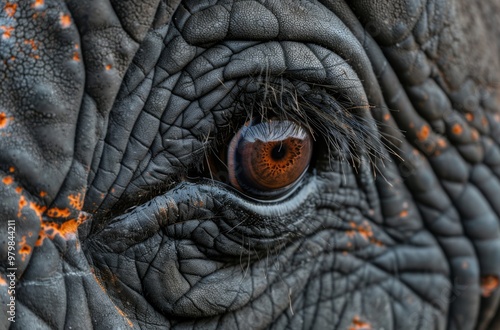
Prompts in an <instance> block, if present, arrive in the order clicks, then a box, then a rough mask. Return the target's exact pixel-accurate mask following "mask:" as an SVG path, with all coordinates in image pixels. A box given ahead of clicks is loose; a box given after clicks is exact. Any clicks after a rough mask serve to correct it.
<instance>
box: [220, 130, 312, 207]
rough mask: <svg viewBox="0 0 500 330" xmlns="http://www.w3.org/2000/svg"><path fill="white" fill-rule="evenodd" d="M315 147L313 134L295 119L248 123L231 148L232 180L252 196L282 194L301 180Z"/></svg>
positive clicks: (229, 162) (229, 158)
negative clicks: (293, 120) (294, 120)
mask: <svg viewBox="0 0 500 330" xmlns="http://www.w3.org/2000/svg"><path fill="white" fill-rule="evenodd" d="M312 149H313V143H312V138H311V135H310V134H309V133H308V132H307V131H306V130H305V129H304V128H302V127H301V126H300V125H298V124H296V123H295V122H292V121H288V120H268V121H262V122H256V121H251V122H247V123H246V124H245V125H244V126H243V127H242V128H241V129H240V130H239V131H238V133H237V134H236V135H235V136H234V137H233V138H232V140H231V142H230V144H229V147H228V151H227V167H228V176H229V183H230V184H231V185H232V186H233V187H235V188H236V189H238V190H240V191H241V192H243V193H246V194H249V195H250V196H252V197H256V198H263V199H271V198H276V197H279V196H280V195H283V194H284V193H286V192H288V191H289V190H290V189H291V188H293V187H294V186H295V184H296V183H297V182H299V181H300V179H301V178H302V176H303V175H304V173H305V172H306V170H307V168H308V166H309V162H310V161H311V156H312Z"/></svg>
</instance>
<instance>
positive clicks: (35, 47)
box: [24, 39, 38, 50]
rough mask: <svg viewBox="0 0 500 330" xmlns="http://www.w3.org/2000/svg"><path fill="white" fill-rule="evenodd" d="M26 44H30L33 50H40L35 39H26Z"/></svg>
mask: <svg viewBox="0 0 500 330" xmlns="http://www.w3.org/2000/svg"><path fill="white" fill-rule="evenodd" d="M24 44H25V45H30V46H31V49H32V50H38V46H37V44H36V42H35V40H33V39H26V40H24Z"/></svg>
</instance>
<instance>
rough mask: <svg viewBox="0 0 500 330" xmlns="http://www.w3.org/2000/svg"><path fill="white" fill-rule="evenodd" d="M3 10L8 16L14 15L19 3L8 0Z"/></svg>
mask: <svg viewBox="0 0 500 330" xmlns="http://www.w3.org/2000/svg"><path fill="white" fill-rule="evenodd" d="M3 10H4V11H5V13H6V14H7V16H8V17H14V15H15V14H16V11H17V3H12V2H7V4H6V5H5V6H4V7H3Z"/></svg>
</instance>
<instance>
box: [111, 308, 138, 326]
mask: <svg viewBox="0 0 500 330" xmlns="http://www.w3.org/2000/svg"><path fill="white" fill-rule="evenodd" d="M115 308H116V310H117V311H118V314H120V315H121V316H123V318H124V319H125V320H127V323H128V325H129V327H131V328H133V327H134V325H133V324H132V322H131V321H130V320H129V319H128V317H127V315H125V313H124V312H123V311H122V310H121V309H119V308H118V307H116V306H115Z"/></svg>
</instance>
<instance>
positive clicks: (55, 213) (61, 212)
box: [47, 207, 71, 218]
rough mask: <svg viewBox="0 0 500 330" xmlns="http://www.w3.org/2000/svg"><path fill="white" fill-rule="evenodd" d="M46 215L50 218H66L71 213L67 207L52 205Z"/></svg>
mask: <svg viewBox="0 0 500 330" xmlns="http://www.w3.org/2000/svg"><path fill="white" fill-rule="evenodd" d="M47 215H48V216H49V217H52V218H67V217H69V216H70V215H71V212H70V211H69V209H68V208H65V209H60V208H58V207H53V208H51V209H48V210H47Z"/></svg>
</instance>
